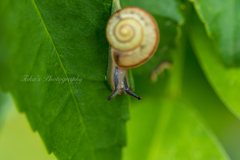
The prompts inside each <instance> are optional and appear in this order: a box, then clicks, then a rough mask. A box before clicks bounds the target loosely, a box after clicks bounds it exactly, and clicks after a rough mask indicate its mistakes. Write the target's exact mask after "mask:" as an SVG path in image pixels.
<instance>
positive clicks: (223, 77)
mask: <svg viewBox="0 0 240 160" xmlns="http://www.w3.org/2000/svg"><path fill="white" fill-rule="evenodd" d="M191 22H192V23H191V30H190V32H189V35H190V38H191V42H192V45H193V48H194V50H195V53H196V55H197V57H198V60H199V62H200V64H201V67H202V69H203V70H204V73H205V75H206V76H207V79H208V81H209V82H210V84H211V85H212V86H213V88H214V90H215V92H216V93H217V95H218V96H219V97H220V99H221V100H222V101H223V103H224V104H225V105H226V106H227V107H228V108H229V109H230V110H231V111H232V113H233V114H235V115H236V116H237V117H238V118H240V105H239V102H240V101H239V88H240V69H239V68H226V67H225V66H224V65H223V64H222V63H221V62H220V61H219V59H218V58H217V57H215V55H214V54H215V53H216V50H215V49H214V47H213V45H212V43H211V40H210V39H209V38H208V37H207V35H206V33H205V31H204V28H203V25H202V24H201V23H200V21H199V20H198V18H197V17H196V16H195V17H194V18H192V20H191Z"/></svg>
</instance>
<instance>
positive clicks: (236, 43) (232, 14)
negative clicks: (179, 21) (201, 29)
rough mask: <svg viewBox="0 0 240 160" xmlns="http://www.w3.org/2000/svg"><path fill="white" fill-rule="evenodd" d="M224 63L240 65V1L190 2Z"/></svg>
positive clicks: (194, 0) (203, 0)
mask: <svg viewBox="0 0 240 160" xmlns="http://www.w3.org/2000/svg"><path fill="white" fill-rule="evenodd" d="M190 1H192V2H193V4H194V7H195V9H196V11H197V13H198V15H199V17H200V19H201V21H202V22H203V23H204V24H205V29H206V31H207V33H208V36H209V37H210V38H211V39H213V41H214V43H215V44H216V46H217V49H218V51H219V53H220V56H221V58H222V61H224V62H225V64H227V65H228V66H234V65H237V66H239V65H240V23H239V21H240V11H239V8H240V0H227V1H224V0H208V1H206V0H190Z"/></svg>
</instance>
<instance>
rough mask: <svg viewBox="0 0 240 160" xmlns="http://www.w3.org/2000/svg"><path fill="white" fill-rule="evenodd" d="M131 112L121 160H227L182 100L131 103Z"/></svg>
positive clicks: (147, 100)
mask: <svg viewBox="0 0 240 160" xmlns="http://www.w3.org/2000/svg"><path fill="white" fill-rule="evenodd" d="M189 109H190V111H189ZM131 113H132V119H131V121H130V122H129V124H128V130H129V133H130V134H129V138H128V139H129V146H128V147H127V148H126V150H125V160H132V159H138V160H145V159H147V160H166V159H204V160H206V159H209V160H213V159H216V160H223V159H229V158H228V156H227V154H226V153H225V151H224V150H223V149H222V147H221V145H220V144H219V142H218V141H217V140H216V138H215V136H214V135H213V134H212V133H211V132H210V130H209V129H208V128H206V127H204V125H203V123H202V122H201V120H199V117H198V116H197V115H196V114H194V112H192V111H191V106H190V105H189V104H187V103H186V102H184V101H182V100H174V99H170V98H165V99H160V100H156V99H152V98H148V99H145V100H144V102H141V103H138V102H136V103H133V105H132V108H131ZM140 121H141V122H142V123H139V122H140Z"/></svg>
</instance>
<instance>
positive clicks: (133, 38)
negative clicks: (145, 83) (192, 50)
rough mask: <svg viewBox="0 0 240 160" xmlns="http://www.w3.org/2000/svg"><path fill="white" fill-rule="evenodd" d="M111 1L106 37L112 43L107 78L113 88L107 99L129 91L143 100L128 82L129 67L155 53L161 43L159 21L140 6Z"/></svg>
mask: <svg viewBox="0 0 240 160" xmlns="http://www.w3.org/2000/svg"><path fill="white" fill-rule="evenodd" d="M112 5H113V6H112V13H113V14H112V16H111V17H110V18H109V20H108V22H107V26H106V38H107V41H108V43H109V44H110V49H109V62H108V63H109V64H108V73H107V80H108V83H109V84H110V86H111V89H112V90H113V92H112V94H111V95H110V96H109V97H108V98H107V100H110V99H112V98H113V97H115V96H116V95H117V94H128V95H130V96H132V97H135V98H137V99H138V100H141V99H142V98H141V97H139V96H138V95H136V94H134V93H133V92H132V91H133V89H132V88H131V87H130V86H129V80H128V69H129V68H133V67H137V66H140V65H142V64H144V63H145V62H146V61H148V60H149V59H150V58H151V57H152V56H153V54H154V53H155V51H156V49H157V46H158V43H159V30H158V25H157V23H156V21H155V20H154V18H153V17H152V16H151V15H150V14H149V13H148V12H147V11H145V10H143V9H141V8H138V7H126V8H123V9H121V7H120V3H119V1H118V0H114V1H113V4H112Z"/></svg>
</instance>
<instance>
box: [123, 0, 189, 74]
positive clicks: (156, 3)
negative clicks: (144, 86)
mask: <svg viewBox="0 0 240 160" xmlns="http://www.w3.org/2000/svg"><path fill="white" fill-rule="evenodd" d="M121 4H122V7H127V6H136V7H140V8H142V9H145V10H146V11H148V12H149V13H150V14H151V15H152V16H153V17H154V18H155V20H156V21H157V23H158V27H159V30H160V43H159V46H158V49H157V51H156V53H155V54H154V56H153V57H152V58H151V59H150V60H149V61H148V62H147V63H145V64H144V65H142V66H140V67H138V68H134V69H133V72H134V73H135V74H139V75H145V76H148V77H149V73H151V72H152V71H153V70H154V69H155V68H156V67H157V66H158V65H159V64H160V63H161V62H162V61H172V55H171V54H170V51H171V50H172V49H174V48H175V47H176V38H178V37H179V36H180V28H179V25H181V24H183V23H184V17H183V15H182V10H183V9H184V5H183V4H182V3H180V2H179V1H178V0H173V1H169V0H150V1H139V0H121Z"/></svg>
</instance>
